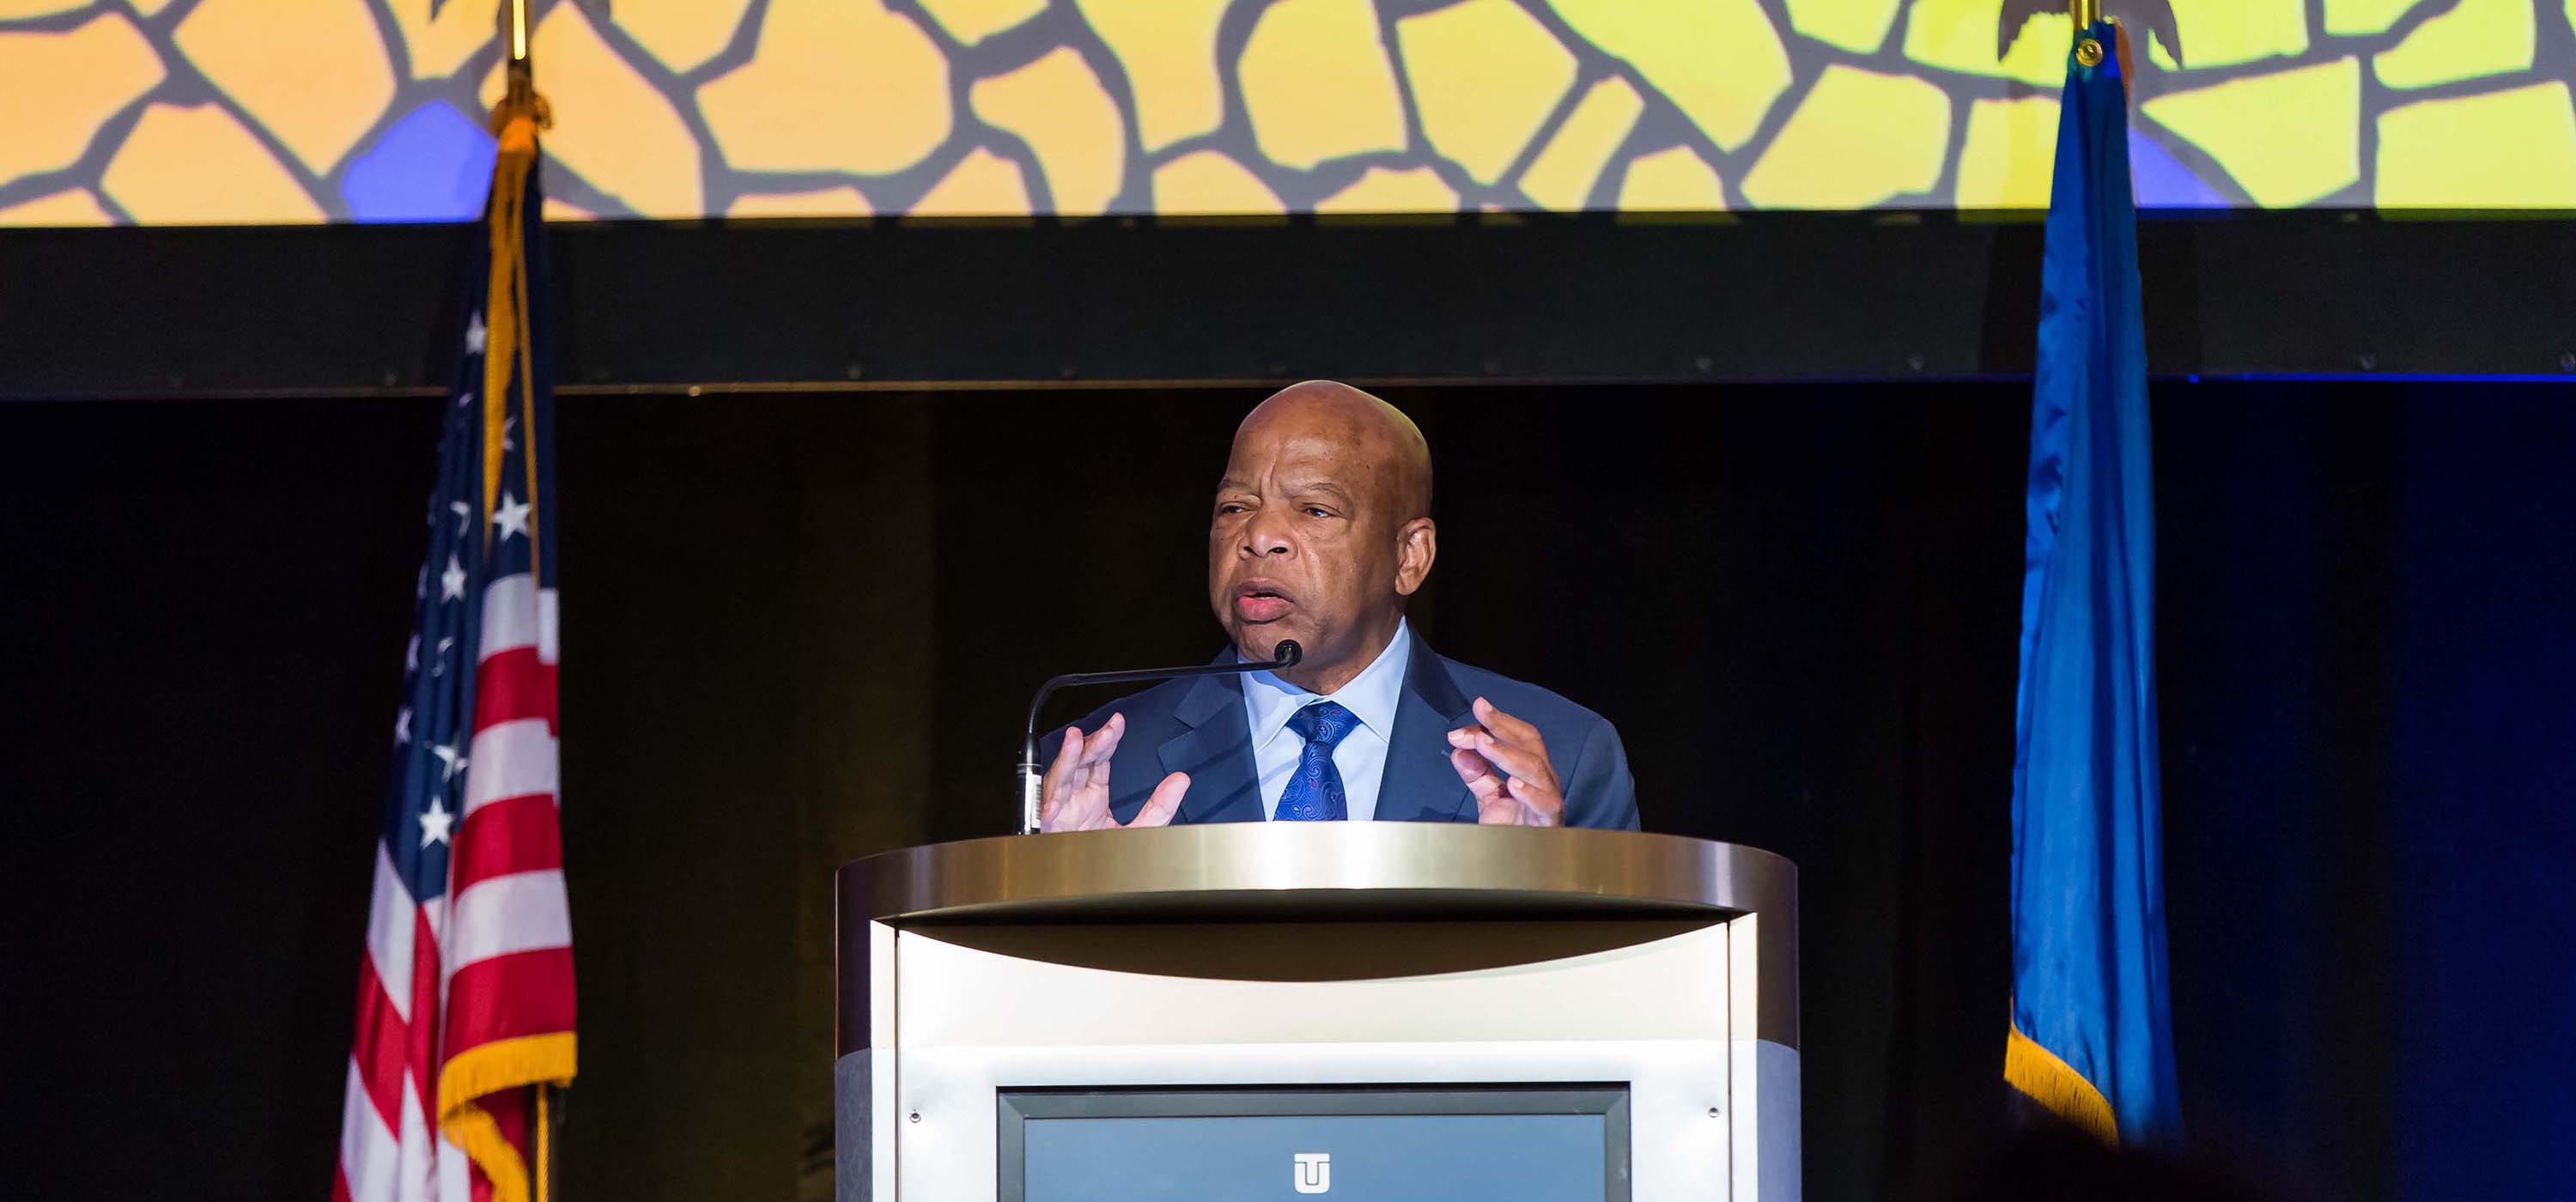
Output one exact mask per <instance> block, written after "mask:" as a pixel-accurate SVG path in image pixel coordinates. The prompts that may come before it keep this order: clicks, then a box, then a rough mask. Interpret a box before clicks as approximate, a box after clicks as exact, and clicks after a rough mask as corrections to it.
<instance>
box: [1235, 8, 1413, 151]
mask: <svg viewBox="0 0 2576 1202" xmlns="http://www.w3.org/2000/svg"><path fill="white" fill-rule="evenodd" d="M1238 70H1239V73H1240V76H1241V78H1242V80H1243V98H1244V107H1245V108H1247V109H1249V110H1250V111H1251V114H1252V136H1253V140H1254V141H1255V142H1256V143H1258V144H1259V145H1260V148H1261V154H1262V157H1264V158H1267V159H1269V160H1270V161H1272V162H1274V163H1278V164H1279V165H1281V166H1283V167H1292V168H1296V169H1298V170H1301V171H1302V170H1306V169H1308V168H1311V167H1313V166H1314V165H1315V164H1317V163H1320V162H1323V161H1324V160H1326V159H1336V158H1341V157H1343V156H1345V155H1354V154H1367V153H1370V152H1372V151H1382V150H1402V149H1404V104H1403V100H1402V99H1401V98H1400V97H1399V96H1398V95H1397V94H1396V88H1395V67H1394V65H1393V64H1391V63H1389V62H1388V61H1387V56H1386V48H1385V47H1384V46H1382V45H1380V44H1379V43H1378V36H1377V10H1376V9H1375V8H1373V7H1371V5H1370V4H1369V0H1279V3H1277V4H1273V5H1271V6H1270V7H1269V8H1267V9H1265V10H1263V11H1262V14H1261V22H1260V24H1258V25H1255V26H1253V29H1252V40H1251V43H1250V44H1249V45H1247V46H1245V47H1244V49H1243V60H1242V64H1241V66H1240V67H1239V68H1238Z"/></svg>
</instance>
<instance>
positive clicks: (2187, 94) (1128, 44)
mask: <svg viewBox="0 0 2576 1202" xmlns="http://www.w3.org/2000/svg"><path fill="white" fill-rule="evenodd" d="M2170 2H2171V5H2172V8H2173V10H2174V13H2175V16H2176V21H2177V24H2178V26H2179V29H2180V37H2181V40H2182V41H2183V42H2184V44H2185V45H2184V49H2185V52H2186V61H2187V67H2185V66H2181V65H2177V64H2176V63H2175V61H2174V59H2173V57H2172V55H2171V53H2170V48H2168V47H2165V46H2163V45H2161V44H2150V45H2148V46H2146V47H2144V48H2143V50H2144V53H2143V54H2142V55H2141V58H2140V62H2139V71H2138V74H2139V78H2138V80H2137V84H2136V100H2137V102H2138V103H2137V109H2136V123H2135V128H2134V132H2133V136H2132V139H2131V145H2132V149H2133V152H2134V158H2135V162H2136V165H2137V178H2138V191H2139V199H2140V201H2141V202H2142V203H2145V204H2148V205H2164V206H2177V205H2179V206H2191V205H2201V206H2221V205H2262V206H2298V205H2333V206H2364V207H2367V206H2373V205H2376V206H2378V207H2382V208H2410V207H2433V208H2576V107H2571V102H2570V87H2571V84H2576V30H2571V22H2576V0H2319V2H2317V3H2311V0H2170ZM495 3H496V0H375V2H374V3H370V2H369V0H118V2H114V3H109V2H104V0H0V114H5V117H0V131H5V132H0V224H16V225H34V224H85V223H103V222H143V223H200V222H312V221H325V220H360V221H415V220H453V219H460V218H467V217H471V216H473V215H474V213H475V212H476V211H477V210H478V207H479V205H480V203H481V197H482V193H483V189H484V182H485V180H486V179H487V178H488V173H489V171H490V165H491V157H492V142H491V139H490V138H489V137H488V136H487V135H485V134H484V133H483V131H482V129H481V121H480V120H479V114H480V113H481V112H482V111H483V109H484V106H485V104H486V103H488V101H489V100H490V98H491V97H492V96H493V94H494V93H495V91H496V89H497V73H496V63H497V61H498V54H499V49H498V47H497V45H496V42H495V38H494V34H493V30H494V27H495V13H496V9H495ZM2002 3H2003V0H1377V2H1375V3H1372V2H1371V0H552V2H550V3H544V4H541V5H540V6H539V8H538V17H537V32H536V39H535V53H536V59H537V70H538V84H539V86H540V88H541V89H542V90H543V91H545V92H546V93H547V95H548V96H549V97H550V98H551V99H552V100H553V102H554V109H555V113H556V117H557V125H556V128H555V129H554V130H553V131H552V133H551V134H549V135H548V137H547V139H546V149H547V152H548V156H549V159H550V166H549V174H548V177H547V178H548V184H549V188H550V190H551V192H552V194H553V201H552V206H553V209H554V213H553V215H554V216H555V217H557V218H558V219H561V218H566V217H573V218H578V217H583V216H602V217H633V216H641V217H699V216H710V215H729V216H818V215H824V216H867V215H883V214H914V215H923V216H934V215H936V216H952V215H1024V214H1033V213H1035V214H1060V215H1063V216H1066V217H1069V218H1075V217H1085V216H1091V215H1096V214H1101V213H1161V214H1207V215H1217V214H1253V213H1280V212H1320V213H1337V212H1339V213H1372V212H1374V213H1426V212H1442V213H1445V212H1455V211H1461V210H1479V209H1504V210H1576V209H1613V208H1615V209H1622V210H1632V211H1654V210H1682V211H1706V210H1716V209H1741V208H1808V209H1819V208H1821V209H1858V208H1871V207H1880V206H1898V207H1950V206H1956V207H1961V208H1990V207H2001V208H2016V207H2039V206H2044V205H2045V204H2046V203H2047V189H2048V177H2049V160H2050V156H2051V151H2052V147H2053V133H2054V129H2055V125H2056V100H2055V98H2054V96H2055V91H2056V85H2057V82H2058V81H2059V79H2060V78H2061V73H2062V70H2063V68H2062V65H2061V64H2062V61H2063V54H2064V47H2065V46H2066V44H2067V40H2068V25H2067V21H2066V18H2065V17H2063V16H2062V15H2051V16H2043V17H2041V18H2039V19H2037V20H2035V21H2033V22H2032V23H2031V24H2030V25H2029V26H2028V27H2027V29H2026V31H2025V32H2024V34H2023V36H2022V37H2021V39H2020V40H2019V41H2018V42H2017V43H2015V44H2014V45H2013V47H2012V49H2011V51H2010V52H2009V53H2008V54H2005V55H2002V56H2000V57H1999V56H1998V55H1997V53H1996V50H1995V46H1996V24H1997V16H1998V9H1999V7H2000V6H2001V4H2002ZM2312 10H2313V11H2312ZM2114 11H2117V8H2116V5H2115V7H2114Z"/></svg>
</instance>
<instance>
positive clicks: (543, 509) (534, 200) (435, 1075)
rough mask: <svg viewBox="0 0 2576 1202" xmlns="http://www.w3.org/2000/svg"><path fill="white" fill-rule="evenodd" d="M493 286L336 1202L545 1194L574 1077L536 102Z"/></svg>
mask: <svg viewBox="0 0 2576 1202" xmlns="http://www.w3.org/2000/svg"><path fill="white" fill-rule="evenodd" d="M502 115H503V117H505V118H507V120H499V121H496V123H497V124H499V125H500V126H501V129H500V131H499V132H500V135H501V153H500V164H499V166H498V168H497V169H496V170H495V172H494V179H493V193H492V197H493V199H492V204H491V208H490V210H489V212H488V213H487V215H486V217H485V223H486V228H487V230H488V231H489V233H490V235H491V236H490V239H489V241H490V250H489V252H488V257H489V271H488V273H487V278H488V280H489V285H490V286H489V287H488V288H487V289H484V290H482V291H483V293H484V294H483V295H482V296H481V297H480V298H479V299H478V301H477V303H476V304H475V305H474V313H473V316H472V318H471V319H470V320H469V321H468V322H467V325H466V331H465V339H464V346H463V348H462V350H461V353H460V355H459V363H458V367H457V372H456V383H455V385H454V386H453V388H452V389H451V390H450V392H449V395H448V403H447V404H446V405H445V406H443V409H444V412H445V435H444V437H443V439H442V440H441V442H440V444H439V450H438V488H437V491H436V493H435V494H434V495H433V496H432V498H431V500H430V507H429V555H428V558H427V560H426V561H425V562H424V563H423V565H422V567H421V572H420V577H419V580H418V582H417V584H416V587H415V589H414V593H415V596H416V602H417V605H416V609H417V624H416V626H415V628H414V629H415V633H414V634H413V637H412V641H411V646H410V649H409V650H408V651H406V652H405V655H404V664H403V667H404V677H403V697H404V701H403V706H402V709H401V711H400V713H399V714H398V715H397V716H396V718H395V720H394V771H393V784H392V788H391V790H390V791H389V794H388V796H387V798H386V801H385V810H384V826H383V829H382V831H381V834H380V836H379V839H378V843H377V847H376V873H375V878H376V879H375V896H374V901H373V904H372V905H371V906H370V907H369V909H368V915H367V938H366V954H365V956H364V958H363V959H362V960H361V961H360V963H359V969H358V1022H357V1036H356V1040H355V1044H354V1046H353V1048H352V1050H351V1053H350V1057H349V1081H348V1095H347V1098H346V1100H345V1102H344V1103H343V1109H342V1114H341V1127H340V1164H339V1172H338V1175H337V1177H336V1179H335V1181H334V1183H333V1189H332V1197H333V1198H334V1199H335V1202H428V1200H432V1199H435V1200H437V1202H487V1200H488V1202H527V1200H529V1199H531V1198H536V1199H540V1200H541V1199H542V1198H543V1196H544V1194H545V1193H546V1192H547V1189H546V1184H545V1181H544V1165H543V1149H542V1148H541V1147H540V1146H539V1144H540V1141H541V1140H542V1139H543V1138H544V1134H543V1127H544V1120H543V1116H542V1115H541V1114H540V1113H538V1112H539V1110H540V1109H541V1108H542V1107H543V1106H544V1105H545V1103H544V1102H543V1101H542V1100H541V1099H540V1098H538V1097H537V1096H536V1094H537V1092H538V1088H537V1087H539V1086H541V1085H554V1084H561V1083H563V1082H568V1081H570V1080H571V1078H572V1075H573V972H572V927H571V920H570V916H569V912H568V910H567V908H566V905H565V900H564V876H563V839H562V834H561V831H560V828H559V826H558V823H557V817H556V816H557V798H556V764H557V758H556V707H555V662H556V648H557V642H556V635H555V558H556V557H555V543H554V539H553V533H554V528H553V525H552V523H551V521H550V518H551V516H552V513H551V503H552V501H553V499H554V455H553V451H554V423H553V398H552V396H551V393H550V390H549V387H548V382H547V374H548V373H547V371H546V369H545V368H544V366H543V365H544V364H545V362H546V357H545V351H546V344H545V341H544V337H543V336H544V334H545V329H544V327H543V325H542V323H540V322H538V321H537V320H536V318H537V316H538V315H537V314H536V313H535V312H534V311H533V310H532V308H531V306H530V304H529V301H530V299H531V297H533V296H535V295H536V294H537V290H536V289H532V288H531V287H530V282H531V280H532V279H537V278H541V277H539V276H538V274H537V268H538V267H539V266H541V264H540V263H539V261H538V260H539V258H540V255H541V251H542V247H541V241H542V239H541V237H540V234H541V232H542V221H541V218H540V203H541V201H540V196H539V192H538V188H537V179H536V171H535V163H534V160H535V153H536V143H535V137H536V124H537V122H538V121H539V120H541V119H542V116H541V110H540V109H539V108H538V107H537V106H536V105H534V104H530V105H525V106H522V109H521V111H518V112H515V113H514V112H512V111H511V109H510V107H509V105H507V104H506V103H505V106H504V109H503V114H502Z"/></svg>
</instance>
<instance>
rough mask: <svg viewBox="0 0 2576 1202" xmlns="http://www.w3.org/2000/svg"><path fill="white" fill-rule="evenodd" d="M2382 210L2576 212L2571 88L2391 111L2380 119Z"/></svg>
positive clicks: (2539, 87)
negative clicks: (2547, 210)
mask: <svg viewBox="0 0 2576 1202" xmlns="http://www.w3.org/2000/svg"><path fill="white" fill-rule="evenodd" d="M2379 203H2380V204H2381V205H2382V206H2384V207H2386V206H2393V207H2404V208H2435V209H2482V208H2535V209H2576V105H2571V103H2570V98H2569V96H2568V92H2567V85H2566V84H2563V83H2541V84H2532V85H2530V86H2528V87H2520V88H2514V89H2511V90H2509V91H2503V92H2490V93H2487V94H2485V95H2481V96H2462V97H2459V98H2457V99H2453V100H2426V101H2419V102H2417V103H2415V104H2409V105H2403V106H2400V107H2398V108H2394V109H2390V110H2389V111H2388V112H2387V113H2385V114H2383V115H2382V116H2381V117H2380V118H2379Z"/></svg>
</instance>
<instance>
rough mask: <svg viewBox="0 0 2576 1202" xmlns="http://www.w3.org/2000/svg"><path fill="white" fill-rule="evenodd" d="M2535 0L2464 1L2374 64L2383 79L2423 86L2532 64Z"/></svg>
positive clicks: (2392, 83)
mask: <svg viewBox="0 0 2576 1202" xmlns="http://www.w3.org/2000/svg"><path fill="white" fill-rule="evenodd" d="M2531 8H2532V6H2531V0H2460V4H2459V7H2457V8H2454V9H2452V10H2451V11H2449V12H2446V13H2443V14H2442V15H2441V16H2438V17H2435V18H2433V19H2432V20H2430V21H2426V22H2424V23H2423V24H2422V25H2419V26H2417V27H2416V28H2415V32H2414V33H2413V34H2411V35H2409V36H2408V37H2407V39H2406V40H2405V41H2403V42H2399V43H2398V44H2397V48H2396V49H2394V50H2391V51H2389V52H2387V53H2385V54H2382V55H2380V56H2379V57H2378V58H2377V59H2376V60H2374V61H2373V62H2372V63H2371V69H2372V70H2373V71H2375V72H2376V73H2377V74H2378V75H2379V82H2381V83H2384V84H2387V85H2388V86H2389V87H2392V88H2424V87H2431V86H2433V85H2435V84H2444V83H2450V82H2452V81H2454V80H2461V79H2473V78H2476V77H2477V76H2480V75H2500V74H2502V73H2504V72H2507V71H2524V70H2529V69H2530V67H2531V56H2532V52H2533V50H2534V48H2535V47H2534V30H2533V17H2532V11H2531Z"/></svg>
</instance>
